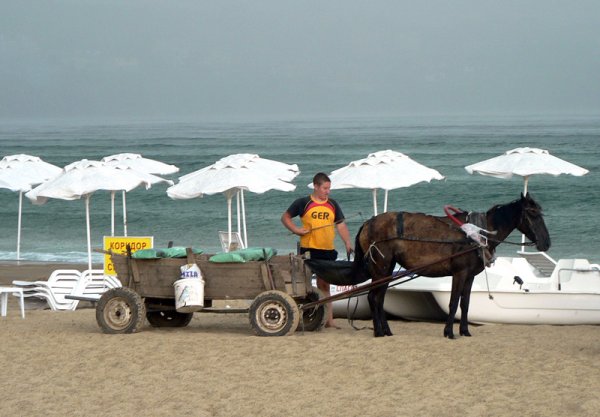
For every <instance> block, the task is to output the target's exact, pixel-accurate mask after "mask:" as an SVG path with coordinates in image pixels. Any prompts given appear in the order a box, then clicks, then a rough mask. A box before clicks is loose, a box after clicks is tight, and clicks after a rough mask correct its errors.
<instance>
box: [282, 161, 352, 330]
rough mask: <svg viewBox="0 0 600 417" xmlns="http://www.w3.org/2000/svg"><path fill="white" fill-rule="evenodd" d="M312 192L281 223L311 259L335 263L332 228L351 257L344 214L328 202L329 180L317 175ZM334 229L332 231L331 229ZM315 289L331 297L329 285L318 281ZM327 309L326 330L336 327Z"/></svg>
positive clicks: (287, 211) (296, 204)
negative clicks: (308, 253)
mask: <svg viewBox="0 0 600 417" xmlns="http://www.w3.org/2000/svg"><path fill="white" fill-rule="evenodd" d="M313 186H314V191H313V193H312V194H311V195H309V196H307V197H302V198H299V199H297V200H295V201H294V202H293V203H292V205H291V206H290V207H289V208H288V209H287V210H286V211H285V212H284V213H283V214H282V215H281V222H282V223H283V225H284V226H285V227H286V228H288V229H289V230H290V231H291V232H292V233H294V234H296V235H298V236H300V253H301V254H302V253H305V252H310V257H311V259H325V260H332V261H335V260H336V259H337V251H336V250H335V243H334V239H335V228H336V227H337V230H338V233H339V235H340V237H341V238H342V240H343V241H344V245H345V246H346V252H347V253H352V242H351V241H350V232H349V231H348V226H347V225H346V223H344V213H343V212H342V209H341V208H340V206H339V205H338V203H337V202H336V201H335V200H333V199H331V198H329V193H330V192H331V180H330V179H329V177H328V176H327V175H326V174H324V173H322V172H319V173H318V174H316V175H315V176H314V177H313ZM296 216H299V217H300V220H301V221H302V226H301V227H299V226H297V225H296V224H295V223H294V222H293V221H292V218H293V217H296ZM334 226H335V227H334ZM317 288H319V289H320V290H321V291H322V292H323V293H324V295H325V296H329V295H330V291H329V283H327V282H326V281H324V280H322V279H321V278H320V277H317ZM328 305H329V315H328V317H327V321H326V323H325V327H335V328H338V327H337V326H336V325H335V322H334V321H333V309H332V305H331V303H329V304H328Z"/></svg>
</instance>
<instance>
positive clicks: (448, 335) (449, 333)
mask: <svg viewBox="0 0 600 417" xmlns="http://www.w3.org/2000/svg"><path fill="white" fill-rule="evenodd" d="M444 337H447V338H448V339H454V333H453V332H451V331H447V330H444Z"/></svg>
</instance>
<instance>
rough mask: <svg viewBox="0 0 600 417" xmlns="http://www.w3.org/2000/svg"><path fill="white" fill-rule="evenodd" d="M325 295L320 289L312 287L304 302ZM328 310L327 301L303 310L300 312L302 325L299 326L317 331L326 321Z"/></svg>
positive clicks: (318, 298) (308, 330)
mask: <svg viewBox="0 0 600 417" xmlns="http://www.w3.org/2000/svg"><path fill="white" fill-rule="evenodd" d="M324 297H325V296H324V295H323V293H322V292H321V290H320V289H318V288H315V287H313V289H312V292H310V293H308V294H307V296H306V298H305V299H304V302H306V303H311V302H313V301H317V300H320V299H322V298H324ZM328 311H329V305H328V304H327V303H324V304H321V305H318V306H315V307H313V308H309V309H306V310H303V312H302V326H303V327H300V328H301V329H303V330H306V331H307V332H316V331H319V330H321V329H322V328H323V326H325V322H326V321H327V313H328Z"/></svg>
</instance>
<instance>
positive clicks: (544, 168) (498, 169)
mask: <svg viewBox="0 0 600 417" xmlns="http://www.w3.org/2000/svg"><path fill="white" fill-rule="evenodd" d="M465 169H466V170H467V172H468V173H469V174H473V173H478V174H481V175H486V176H489V177H495V178H503V179H510V178H512V176H513V175H518V176H520V177H523V180H524V188H523V194H527V184H528V182H529V177H530V176H532V175H540V174H544V175H553V176H558V175H561V174H568V175H574V176H577V177H580V176H582V175H585V174H587V173H588V172H589V171H588V170H587V169H585V168H582V167H580V166H577V165H575V164H572V163H570V162H567V161H565V160H563V159H560V158H557V157H556V156H553V155H550V152H548V151H547V150H545V149H538V148H516V149H512V150H510V151H506V152H505V153H504V154H502V155H500V156H496V157H494V158H491V159H486V160H485V161H481V162H478V163H476V164H472V165H468V166H466V167H465Z"/></svg>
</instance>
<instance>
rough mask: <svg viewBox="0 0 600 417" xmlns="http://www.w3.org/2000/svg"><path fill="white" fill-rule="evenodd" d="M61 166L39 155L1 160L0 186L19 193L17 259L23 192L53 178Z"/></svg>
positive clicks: (22, 155)
mask: <svg viewBox="0 0 600 417" xmlns="http://www.w3.org/2000/svg"><path fill="white" fill-rule="evenodd" d="M60 172H61V168H59V167H57V166H56V165H52V164H49V163H48V162H45V161H43V160H42V159H41V158H39V157H37V156H31V155H25V154H17V155H8V156H5V157H4V158H2V160H1V161H0V188H6V189H9V190H11V191H17V192H18V193H19V217H18V225H17V260H19V259H20V258H21V217H22V212H23V193H24V192H27V191H29V190H30V189H31V188H32V187H33V186H35V185H38V184H41V183H43V182H44V181H47V180H49V179H50V178H53V177H54V176H56V175H58V174H59V173H60Z"/></svg>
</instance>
